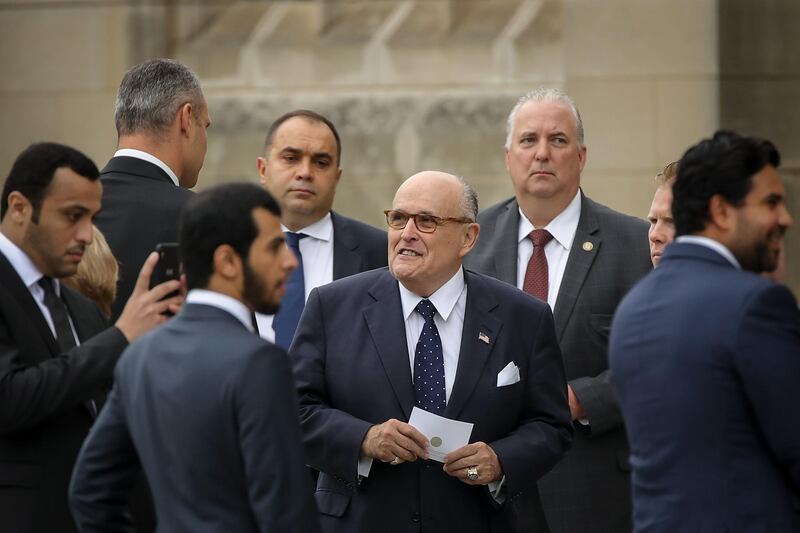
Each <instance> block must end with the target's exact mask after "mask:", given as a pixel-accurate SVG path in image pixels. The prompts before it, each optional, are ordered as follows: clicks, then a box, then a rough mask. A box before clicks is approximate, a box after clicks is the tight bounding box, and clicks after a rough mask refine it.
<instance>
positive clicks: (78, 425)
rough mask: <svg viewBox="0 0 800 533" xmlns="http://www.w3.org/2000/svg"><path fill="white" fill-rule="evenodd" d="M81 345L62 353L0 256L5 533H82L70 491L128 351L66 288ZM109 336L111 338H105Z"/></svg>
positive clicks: (0, 502) (1, 508) (0, 498)
mask: <svg viewBox="0 0 800 533" xmlns="http://www.w3.org/2000/svg"><path fill="white" fill-rule="evenodd" d="M61 291H62V298H63V300H64V302H65V303H66V305H67V308H68V310H69V313H70V316H71V317H72V321H73V324H74V326H75V330H76V332H77V334H78V338H79V339H80V341H81V345H80V346H78V347H77V348H74V349H72V350H70V351H69V352H66V353H59V352H60V350H59V347H58V344H57V343H56V339H55V337H54V336H53V334H52V332H51V330H50V328H49V327H48V325H47V322H46V321H45V318H44V316H43V315H42V312H41V310H40V309H39V307H38V306H37V305H36V302H35V301H34V300H33V297H32V296H31V294H30V292H29V291H28V289H27V287H25V285H24V284H23V282H22V280H21V279H20V277H19V276H18V275H17V273H16V271H15V270H14V268H13V267H12V266H11V264H10V263H9V262H8V260H7V259H6V258H5V256H4V255H3V254H1V253H0V517H2V526H0V529H2V530H3V531H10V532H11V531H13V532H17V531H19V532H42V533H44V532H51V531H58V532H59V533H61V532H66V533H68V532H70V531H75V526H74V523H73V521H72V516H71V515H70V512H69V508H68V506H67V484H68V482H69V476H70V474H71V472H72V467H73V465H74V464H75V458H76V457H77V455H78V450H79V449H80V446H81V443H82V442H83V439H84V437H85V436H86V434H87V433H88V431H89V427H90V425H91V424H92V416H91V414H90V412H89V410H88V409H87V408H86V406H85V405H84V402H86V401H88V400H90V399H100V398H102V396H103V394H104V391H105V390H106V387H108V386H110V384H111V376H112V371H113V368H114V364H115V363H116V361H117V358H118V357H119V355H120V354H121V353H122V350H123V349H124V348H125V346H127V340H126V339H125V337H124V336H123V335H122V332H121V331H119V330H118V329H116V328H109V329H107V330H106V328H107V324H106V321H105V319H104V318H103V316H102V314H101V313H100V310H99V309H98V308H97V305H95V303H94V302H91V301H90V300H88V299H86V298H84V297H83V296H81V295H80V294H78V293H77V292H75V291H73V290H71V289H70V288H69V287H66V286H64V285H63V284H62V285H61ZM104 330H106V331H104Z"/></svg>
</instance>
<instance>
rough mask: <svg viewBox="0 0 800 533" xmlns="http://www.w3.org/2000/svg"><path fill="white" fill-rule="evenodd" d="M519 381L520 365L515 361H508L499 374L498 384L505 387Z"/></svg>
mask: <svg viewBox="0 0 800 533" xmlns="http://www.w3.org/2000/svg"><path fill="white" fill-rule="evenodd" d="M518 381H519V367H518V366H517V365H515V364H514V361H511V362H510V363H508V364H507V365H506V366H505V368H503V370H501V371H500V372H499V373H498V374H497V386H498V387H505V386H508V385H513V384H514V383H516V382H518Z"/></svg>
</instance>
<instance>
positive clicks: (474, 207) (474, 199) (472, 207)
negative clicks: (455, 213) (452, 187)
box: [456, 176, 478, 222]
mask: <svg viewBox="0 0 800 533" xmlns="http://www.w3.org/2000/svg"><path fill="white" fill-rule="evenodd" d="M456 179H458V182H459V183H460V184H461V188H462V193H463V195H462V197H461V213H462V216H463V217H464V218H468V219H470V220H471V221H473V222H475V219H477V218H478V194H477V193H476V192H475V189H473V188H472V185H470V184H469V183H468V182H467V180H465V179H464V178H463V177H462V176H456Z"/></svg>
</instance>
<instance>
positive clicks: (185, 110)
mask: <svg viewBox="0 0 800 533" xmlns="http://www.w3.org/2000/svg"><path fill="white" fill-rule="evenodd" d="M196 112H197V110H196V109H195V108H194V106H193V105H192V103H191V102H186V103H185V104H183V105H182V106H181V107H180V109H179V110H178V121H179V123H180V127H181V134H183V135H184V136H186V137H188V136H189V135H190V134H191V133H192V132H193V131H194V128H195V127H196V126H197V120H196V117H195V113H196Z"/></svg>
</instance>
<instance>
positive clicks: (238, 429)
mask: <svg viewBox="0 0 800 533" xmlns="http://www.w3.org/2000/svg"><path fill="white" fill-rule="evenodd" d="M114 377H115V383H114V388H113V390H112V392H111V394H110V396H109V399H108V403H107V404H106V406H105V408H104V409H103V411H102V412H101V413H100V417H99V418H98V420H97V423H96V424H95V426H94V427H93V430H92V432H91V433H90V434H89V437H88V438H87V440H86V443H85V445H84V446H83V448H82V449H81V454H80V456H79V458H78V463H77V465H76V467H75V472H74V474H73V478H72V484H71V487H70V501H71V505H72V510H73V514H74V515H75V519H76V521H77V522H78V525H79V527H81V531H82V532H84V533H86V532H115V531H130V530H131V525H130V520H129V517H128V516H127V513H126V512H125V507H126V506H125V500H126V495H127V494H128V492H129V491H130V489H131V487H132V484H133V482H134V479H135V476H136V473H137V472H138V471H139V468H140V465H141V467H142V468H143V469H144V471H145V474H146V476H147V480H148V482H149V484H150V487H151V489H152V492H153V497H154V501H155V504H156V515H157V518H158V531H164V532H173V531H202V532H220V533H223V532H224V533H230V532H233V531H235V532H238V533H244V532H250V531H253V532H255V531H280V532H297V533H308V532H310V533H314V532H315V531H318V530H319V525H318V522H317V518H316V513H315V512H314V504H313V499H312V496H311V491H310V490H309V487H308V475H307V474H306V470H305V467H304V460H303V451H302V445H301V441H300V428H299V424H298V421H297V400H296V396H295V391H294V387H293V381H292V374H291V369H290V366H289V361H288V358H287V356H286V353H285V352H284V351H283V350H282V349H281V348H279V347H277V346H275V345H273V344H271V343H268V342H267V341H265V340H263V339H261V338H260V337H258V336H257V335H254V334H252V333H251V332H250V331H248V330H247V328H245V326H244V325H243V324H242V323H241V322H239V321H238V320H237V319H236V318H235V317H233V316H232V315H230V314H229V313H227V312H226V311H223V310H221V309H218V308H216V307H212V306H208V305H200V304H187V305H186V306H185V307H184V308H183V310H182V311H181V312H180V313H179V314H178V316H176V317H175V318H173V319H172V320H170V321H169V322H168V323H167V324H166V325H165V326H163V327H161V328H159V329H157V330H155V331H154V332H151V333H149V334H147V335H145V336H144V337H142V338H141V339H140V340H138V341H137V342H135V343H133V344H132V345H131V346H130V348H129V349H128V350H126V351H125V353H124V354H123V356H122V358H121V359H120V362H119V364H118V365H117V368H116V370H115V373H114Z"/></svg>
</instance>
